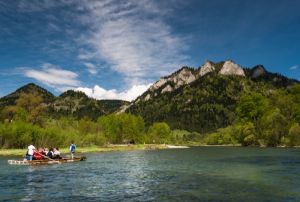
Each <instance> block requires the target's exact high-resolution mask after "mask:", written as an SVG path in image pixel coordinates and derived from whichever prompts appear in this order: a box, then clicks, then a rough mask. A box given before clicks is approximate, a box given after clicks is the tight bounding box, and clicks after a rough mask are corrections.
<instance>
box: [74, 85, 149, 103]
mask: <svg viewBox="0 0 300 202" xmlns="http://www.w3.org/2000/svg"><path fill="white" fill-rule="evenodd" d="M150 85H151V84H148V85H134V86H132V87H131V88H130V89H129V90H125V91H122V92H118V91H117V90H116V89H111V90H106V89H104V88H101V87H100V86H98V85H95V86H94V88H84V87H79V88H76V89H75V90H77V91H81V92H84V93H85V94H86V95H87V96H89V97H92V98H95V99H98V100H103V99H118V100H127V101H132V100H134V99H135V98H137V97H138V96H140V95H141V94H143V93H144V92H145V91H146V90H147V89H148V88H149V87H150Z"/></svg>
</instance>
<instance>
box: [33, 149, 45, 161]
mask: <svg viewBox="0 0 300 202" xmlns="http://www.w3.org/2000/svg"><path fill="white" fill-rule="evenodd" d="M33 160H43V154H41V153H40V152H39V151H37V150H36V149H35V150H34V151H33Z"/></svg>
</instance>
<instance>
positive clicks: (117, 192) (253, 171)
mask: <svg viewBox="0 0 300 202" xmlns="http://www.w3.org/2000/svg"><path fill="white" fill-rule="evenodd" d="M86 156H87V159H88V160H87V161H86V162H79V163H73V164H63V165H48V166H12V165H8V164H7V160H8V159H12V158H13V159H15V158H16V157H0V201H5V200H7V201H53V200H57V201H74V200H75V201H100V200H101V201H300V149H284V148H239V147H200V148H191V149H174V150H156V151H129V152H108V153H93V154H87V155H86Z"/></svg>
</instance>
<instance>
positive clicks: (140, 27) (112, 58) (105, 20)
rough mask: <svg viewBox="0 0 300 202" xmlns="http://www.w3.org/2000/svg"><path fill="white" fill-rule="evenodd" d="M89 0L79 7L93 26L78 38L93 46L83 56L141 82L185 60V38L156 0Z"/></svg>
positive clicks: (169, 69)
mask: <svg viewBox="0 0 300 202" xmlns="http://www.w3.org/2000/svg"><path fill="white" fill-rule="evenodd" d="M88 2H89V3H88V4H86V3H81V4H80V6H81V7H80V9H82V10H86V11H87V12H88V13H89V15H85V16H84V17H82V18H81V21H82V22H83V23H89V24H90V26H91V27H92V29H91V32H88V33H84V34H83V35H82V36H81V37H80V40H79V41H80V43H83V44H84V45H88V46H89V47H90V50H86V49H84V50H82V52H81V53H80V54H79V55H78V57H79V58H80V59H84V60H88V59H91V58H92V59H95V58H96V59H99V58H100V59H101V60H102V61H105V62H106V63H107V64H109V65H110V67H111V68H112V69H113V70H114V71H117V72H118V73H121V74H122V75H124V80H125V81H126V80H135V81H137V82H138V83H142V82H141V81H145V77H148V78H149V77H152V78H158V77H159V76H162V75H161V74H160V72H162V71H164V72H171V71H173V70H175V69H177V68H178V67H179V66H181V65H183V64H184V63H185V61H186V59H187V56H186V55H185V54H184V51H185V50H186V48H187V47H186V45H185V38H183V37H181V36H179V35H176V34H174V33H173V32H172V28H171V27H170V26H169V25H168V24H167V23H166V22H165V21H164V18H163V16H164V15H165V14H166V13H167V12H168V9H164V8H160V7H159V6H158V5H157V4H156V3H154V2H153V1H141V2H140V1H126V3H123V2H122V1H114V0H107V1H95V2H90V1H88ZM158 70H160V71H158ZM128 77H129V78H132V79H128ZM131 84H132V83H131Z"/></svg>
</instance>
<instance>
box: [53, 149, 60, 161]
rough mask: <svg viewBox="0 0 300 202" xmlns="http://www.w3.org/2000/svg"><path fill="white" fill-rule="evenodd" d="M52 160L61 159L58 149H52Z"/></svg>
mask: <svg viewBox="0 0 300 202" xmlns="http://www.w3.org/2000/svg"><path fill="white" fill-rule="evenodd" d="M53 158H54V159H61V156H60V151H59V148H54V150H53Z"/></svg>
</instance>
